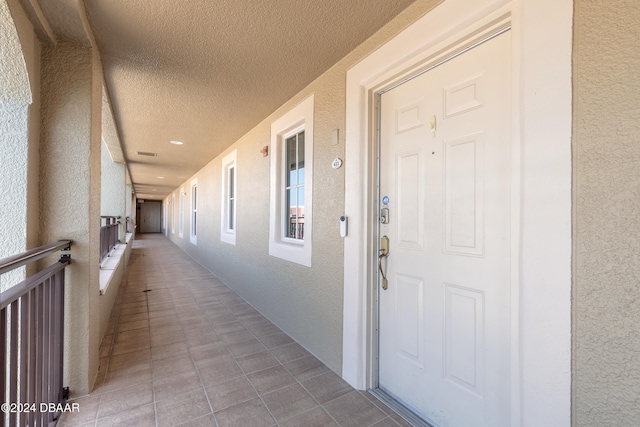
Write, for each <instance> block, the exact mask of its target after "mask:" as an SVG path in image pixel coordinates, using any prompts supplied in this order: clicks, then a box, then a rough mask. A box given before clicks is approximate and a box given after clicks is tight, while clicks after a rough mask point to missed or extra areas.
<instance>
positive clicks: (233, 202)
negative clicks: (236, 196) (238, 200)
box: [229, 199, 235, 230]
mask: <svg viewBox="0 0 640 427" xmlns="http://www.w3.org/2000/svg"><path fill="white" fill-rule="evenodd" d="M234 207H235V200H233V199H231V200H229V230H233V229H234V224H233V212H234Z"/></svg>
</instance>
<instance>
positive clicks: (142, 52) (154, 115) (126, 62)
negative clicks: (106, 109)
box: [23, 0, 414, 198]
mask: <svg viewBox="0 0 640 427" xmlns="http://www.w3.org/2000/svg"><path fill="white" fill-rule="evenodd" d="M23 1H24V2H33V1H34V0H23ZM413 1H414V0H181V1H176V0H86V1H82V0H39V3H40V5H41V8H42V11H43V13H44V15H45V16H46V19H47V21H48V23H49V25H50V26H51V28H52V29H53V32H54V33H55V37H56V38H58V39H62V40H73V41H76V42H78V43H82V44H89V43H90V42H89V40H91V38H92V37H88V36H87V34H86V33H85V32H84V30H83V26H82V22H83V13H84V12H83V9H86V15H87V17H88V20H89V22H90V24H91V28H92V31H93V37H95V40H96V43H97V46H98V49H99V51H100V56H101V58H102V61H103V67H104V72H105V82H106V86H107V89H108V93H109V96H110V100H111V106H112V110H113V115H114V118H115V122H116V126H117V130H118V132H119V135H120V140H121V145H122V150H123V154H124V158H125V159H126V161H127V163H128V164H129V170H130V173H131V180H132V182H133V184H134V188H135V189H136V192H137V194H138V196H139V197H151V196H156V197H158V198H159V197H162V196H164V195H166V194H168V192H170V191H171V190H173V189H174V188H176V187H177V186H178V185H179V184H181V183H182V182H184V180H185V179H186V178H188V177H190V176H191V175H193V174H194V173H195V172H197V171H198V170H199V169H201V168H202V167H203V166H204V165H205V164H207V163H208V162H209V161H211V160H212V159H213V158H214V157H216V156H217V155H218V154H220V153H221V152H222V151H223V150H224V149H226V148H227V147H228V146H229V145H231V144H232V143H233V142H234V141H236V140H237V139H238V138H239V137H241V136H242V135H243V134H245V133H246V132H247V131H249V130H250V129H251V128H252V127H254V126H255V125H256V124H258V123H259V122H260V121H261V120H262V119H264V118H265V117H266V116H268V115H269V114H270V113H271V112H273V111H274V110H275V109H276V108H277V107H279V106H280V105H282V104H283V103H284V102H285V101H286V100H288V99H289V98H291V97H292V96H293V95H295V94H296V93H297V92H299V91H300V90H301V89H302V88H304V87H305V86H306V85H307V84H309V83H310V82H312V81H313V80H314V79H315V78H317V77H318V76H319V75H321V74H322V73H323V72H324V71H326V70H327V69H329V68H330V67H331V66H332V65H333V64H335V63H336V62H337V61H338V60H339V59H341V58H342V57H343V56H345V55H346V54H347V53H348V52H350V51H351V50H353V49H354V48H355V47H356V46H357V45H358V44H360V43H362V42H363V41H364V40H365V39H366V38H368V37H369V36H370V35H372V34H373V33H375V32H376V31H377V30H378V29H379V28H381V27H382V26H383V25H384V24H385V23H386V22H388V21H389V20H391V19H392V18H393V17H394V16H396V15H397V14H398V13H399V12H401V11H402V10H403V9H405V8H406V7H407V6H408V5H409V4H411V3H412V2H413ZM83 5H84V7H83ZM170 140H180V141H183V142H184V145H183V146H175V145H171V144H169V141H170ZM138 151H144V152H153V153H157V154H158V155H157V156H156V157H142V156H139V155H137V154H136V152H138ZM158 176H163V177H165V178H164V179H162V180H160V179H158V178H157V177H158ZM152 189H155V191H153V190H152Z"/></svg>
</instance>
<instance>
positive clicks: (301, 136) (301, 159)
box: [298, 131, 304, 184]
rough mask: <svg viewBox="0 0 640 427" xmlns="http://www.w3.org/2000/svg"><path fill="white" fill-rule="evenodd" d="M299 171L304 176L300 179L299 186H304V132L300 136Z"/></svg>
mask: <svg viewBox="0 0 640 427" xmlns="http://www.w3.org/2000/svg"><path fill="white" fill-rule="evenodd" d="M298 170H299V174H302V176H299V177H298V184H304V174H303V172H304V131H302V132H300V133H299V134H298Z"/></svg>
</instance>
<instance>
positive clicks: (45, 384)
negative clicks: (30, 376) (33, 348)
mask: <svg viewBox="0 0 640 427" xmlns="http://www.w3.org/2000/svg"><path fill="white" fill-rule="evenodd" d="M42 288H43V292H44V313H43V315H42V318H43V320H44V322H43V325H42V326H43V328H44V336H43V342H42V361H43V366H42V379H43V381H42V401H43V402H46V403H49V402H51V396H50V395H49V362H50V360H49V337H50V336H51V331H50V330H49V326H50V324H51V322H50V320H49V315H50V312H51V301H50V290H51V278H49V279H47V280H46V281H45V282H44V284H43V285H42ZM42 416H43V420H44V422H43V424H42V425H43V426H44V425H47V424H48V421H49V414H48V413H47V412H46V411H45V412H44V413H43V414H42Z"/></svg>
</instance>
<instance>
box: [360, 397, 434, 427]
mask: <svg viewBox="0 0 640 427" xmlns="http://www.w3.org/2000/svg"><path fill="white" fill-rule="evenodd" d="M368 392H369V394H371V395H373V396H374V397H375V398H376V399H378V400H379V401H381V402H382V403H384V404H385V405H387V406H388V407H389V408H390V409H392V410H393V411H394V412H395V413H396V414H398V415H400V416H401V417H402V418H403V419H404V420H405V421H406V422H408V423H409V424H411V425H412V426H413V427H438V426H437V425H435V424H430V423H429V422H427V421H426V420H424V419H423V418H421V417H419V416H418V415H416V414H415V413H414V412H413V411H412V410H411V409H409V408H407V407H406V406H404V405H403V404H402V403H400V402H399V401H398V400H397V399H395V398H394V397H392V396H390V395H389V394H387V393H386V392H385V391H384V390H382V389H380V388H372V389H369V390H368Z"/></svg>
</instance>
